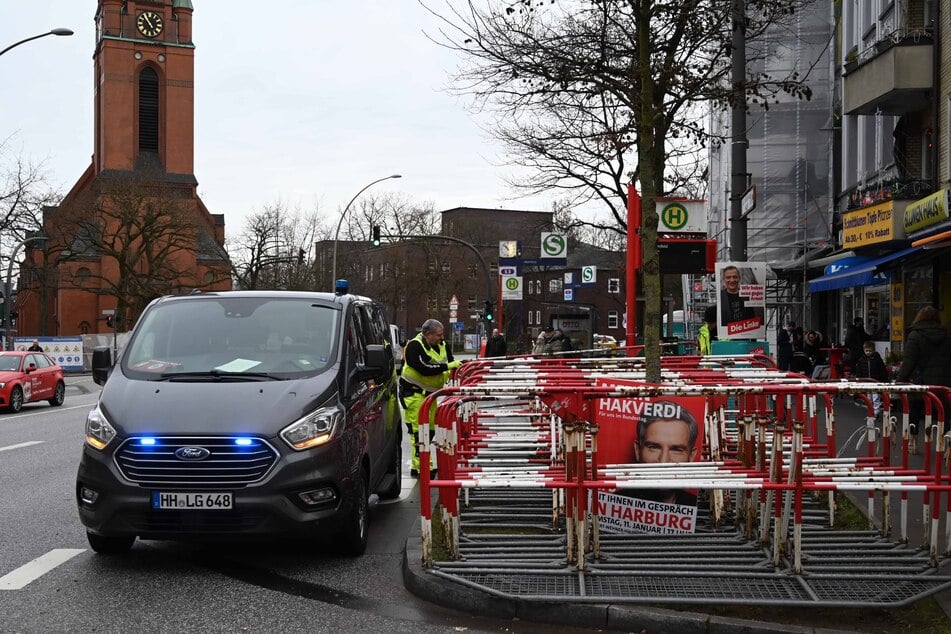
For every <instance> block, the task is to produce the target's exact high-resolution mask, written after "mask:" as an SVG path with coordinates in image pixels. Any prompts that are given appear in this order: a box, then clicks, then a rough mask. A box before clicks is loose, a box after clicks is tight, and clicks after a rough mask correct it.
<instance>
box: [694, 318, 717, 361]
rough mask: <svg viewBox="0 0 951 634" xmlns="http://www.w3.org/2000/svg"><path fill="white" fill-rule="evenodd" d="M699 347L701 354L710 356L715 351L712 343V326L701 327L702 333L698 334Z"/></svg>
mask: <svg viewBox="0 0 951 634" xmlns="http://www.w3.org/2000/svg"><path fill="white" fill-rule="evenodd" d="M697 345H698V346H700V354H702V355H708V354H710V353H711V352H710V351H711V350H712V349H713V347H712V344H711V343H710V324H704V325H702V326H700V332H699V333H697Z"/></svg>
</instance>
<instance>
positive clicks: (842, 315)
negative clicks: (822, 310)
mask: <svg viewBox="0 0 951 634" xmlns="http://www.w3.org/2000/svg"><path fill="white" fill-rule="evenodd" d="M896 205H897V206H898V207H896ZM901 205H902V203H901V202H900V201H891V200H890V201H886V202H884V203H881V204H877V205H872V206H870V207H864V208H862V209H855V210H852V211H849V212H847V213H845V214H843V216H842V246H843V249H852V250H855V251H856V252H857V253H860V255H855V256H852V257H847V258H842V259H840V260H838V261H837V262H835V263H832V264H830V265H828V266H827V267H826V268H825V270H824V275H822V276H820V277H817V278H815V279H813V280H810V281H809V285H808V289H809V292H810V293H820V292H827V291H836V293H835V296H836V298H837V302H834V303H833V304H834V308H833V310H834V311H835V313H834V317H833V318H832V320H831V321H833V322H834V323H835V324H836V328H835V331H834V332H831V331H830V332H829V333H828V334H829V336H830V339H831V340H832V341H833V342H842V341H844V339H845V330H846V328H848V326H849V324H851V323H852V322H853V320H854V319H855V318H856V317H861V318H863V319H864V320H865V329H866V331H867V332H868V333H869V334H870V335H871V336H872V338H873V340H874V341H875V342H876V348H877V349H878V350H879V352H880V353H881V354H882V355H885V354H887V353H888V351H889V349H890V347H891V344H890V339H891V326H892V320H891V284H892V281H893V280H894V279H895V269H896V268H897V267H898V266H899V265H900V262H901V261H902V260H903V259H904V258H906V257H907V256H909V255H911V254H912V253H914V252H915V251H916V249H907V248H904V247H905V245H906V244H907V243H906V242H905V241H904V240H903V238H904V223H903V218H904V216H903V213H901V212H903V211H904V210H903V208H901V209H900V207H901Z"/></svg>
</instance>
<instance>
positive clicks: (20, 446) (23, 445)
mask: <svg viewBox="0 0 951 634" xmlns="http://www.w3.org/2000/svg"><path fill="white" fill-rule="evenodd" d="M44 442H46V441H44V440H31V441H30V442H21V443H20V444H19V445H7V446H6V447H0V451H7V450H8V449H20V448H22V447H32V446H33V445H42V444H43V443H44Z"/></svg>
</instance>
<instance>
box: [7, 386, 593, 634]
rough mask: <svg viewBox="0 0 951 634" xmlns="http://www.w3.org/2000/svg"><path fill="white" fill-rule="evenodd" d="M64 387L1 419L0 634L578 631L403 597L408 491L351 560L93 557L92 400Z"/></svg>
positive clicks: (290, 552) (234, 548)
mask: <svg viewBox="0 0 951 634" xmlns="http://www.w3.org/2000/svg"><path fill="white" fill-rule="evenodd" d="M68 382H69V384H70V385H69V388H68V389H67V396H66V403H65V405H64V406H63V407H60V408H54V407H50V406H49V405H47V404H46V403H45V402H44V403H42V404H33V405H26V406H24V408H23V411H22V412H20V413H19V414H15V415H14V414H6V413H2V414H0V536H2V539H0V632H44V633H45V632H77V631H82V632H123V633H127V632H183V631H203V632H265V631H267V632H297V631H307V632H338V633H339V632H353V631H375V632H381V631H388V632H414V633H426V632H461V631H483V632H572V631H579V630H575V629H573V628H559V627H557V626H556V627H553V626H551V625H536V624H532V623H524V622H518V621H508V620H494V619H486V618H479V617H473V616H469V615H467V614H464V613H461V612H454V611H451V610H447V609H444V608H441V607H438V606H435V605H433V604H430V603H428V602H426V601H423V600H421V599H419V598H417V597H416V596H414V595H412V594H411V593H410V592H409V591H408V590H406V588H405V587H404V586H403V582H402V578H401V572H400V563H401V560H402V553H403V549H404V547H405V544H406V538H407V534H408V533H409V532H410V531H411V529H412V528H414V527H415V526H416V525H417V523H418V522H419V499H418V489H417V488H416V487H415V480H413V479H411V478H408V477H406V478H405V479H404V493H403V497H402V498H401V500H399V501H396V502H394V503H390V504H380V505H378V506H376V507H375V508H374V509H373V510H372V514H371V533H370V545H369V547H368V549H367V552H366V554H365V555H364V556H362V557H359V558H356V559H351V558H344V557H341V556H338V555H337V554H336V552H335V550H336V549H335V548H334V544H333V543H332V542H331V541H325V542H322V543H315V542H287V541H282V542H271V543H259V542H252V543H238V544H219V545H195V544H182V543H174V542H158V541H138V542H136V545H135V546H134V547H133V549H132V551H131V553H129V554H128V555H125V556H121V557H105V556H101V555H96V554H95V553H93V552H92V550H90V549H89V547H88V544H87V543H86V538H85V532H84V529H83V527H82V525H81V524H80V523H79V519H78V517H77V515H76V509H75V501H74V493H73V487H74V482H75V475H76V467H77V465H78V462H79V456H80V451H81V447H82V443H83V426H84V423H85V419H86V414H87V412H88V411H89V410H90V409H91V408H92V407H93V405H94V404H95V401H96V398H97V395H98V389H99V388H98V386H96V385H95V384H94V383H93V382H92V379H91V378H90V377H88V376H80V377H75V376H74V377H70V378H69V380H68ZM404 456H407V457H408V456H409V451H408V447H407V448H406V450H405V451H404ZM405 471H406V472H407V473H408V465H406V468H405Z"/></svg>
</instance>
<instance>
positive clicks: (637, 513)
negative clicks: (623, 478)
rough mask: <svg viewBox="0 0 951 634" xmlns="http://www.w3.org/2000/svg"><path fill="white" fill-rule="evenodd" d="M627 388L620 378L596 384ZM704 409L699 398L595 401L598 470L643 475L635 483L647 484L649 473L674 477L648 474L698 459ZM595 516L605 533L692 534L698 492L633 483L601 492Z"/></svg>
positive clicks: (626, 398) (607, 476)
mask: <svg viewBox="0 0 951 634" xmlns="http://www.w3.org/2000/svg"><path fill="white" fill-rule="evenodd" d="M630 384H631V383H629V382H625V381H623V380H620V379H611V380H608V379H602V380H599V381H598V385H604V386H620V385H630ZM705 409H706V399H705V398H704V397H702V396H680V397H673V396H672V397H666V396H665V397H649V398H647V397H630V398H628V397H616V398H615V397H606V398H601V399H597V400H596V401H595V410H594V422H595V423H597V425H598V456H597V464H598V468H599V470H601V471H602V472H603V473H604V477H605V478H609V479H610V478H611V474H612V473H614V472H615V470H616V472H617V473H619V474H622V473H627V474H628V476H627V477H630V473H632V472H633V471H638V472H642V473H640V475H638V476H637V478H635V480H634V481H635V482H642V481H644V482H646V481H649V480H652V479H653V476H651V475H650V474H651V473H654V474H657V475H658V476H660V477H667V476H671V475H672V472H667V473H666V474H662V472H661V471H658V470H656V469H655V470H651V469H650V467H649V466H650V465H661V464H671V465H675V464H678V463H686V462H692V461H695V460H699V459H700V455H701V447H702V445H703V435H704V430H703V421H704V414H705ZM638 465H639V466H640V468H638ZM645 467H647V468H648V470H647V471H644V468H645ZM674 469H676V467H675V468H674ZM619 477H620V476H619ZM644 478H646V480H645V479H644ZM661 484H662V483H661ZM594 512H595V513H596V514H597V515H598V525H599V527H600V528H601V530H603V531H605V532H611V533H633V532H647V533H659V534H665V535H673V534H684V533H693V532H694V530H695V526H696V519H697V492H696V491H695V490H689V489H682V488H676V487H673V486H671V485H670V484H664V485H663V487H658V486H647V485H645V486H643V487H637V486H634V485H633V484H632V485H631V486H625V487H622V488H619V489H616V490H612V491H599V492H598V497H597V499H596V500H595V504H594Z"/></svg>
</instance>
